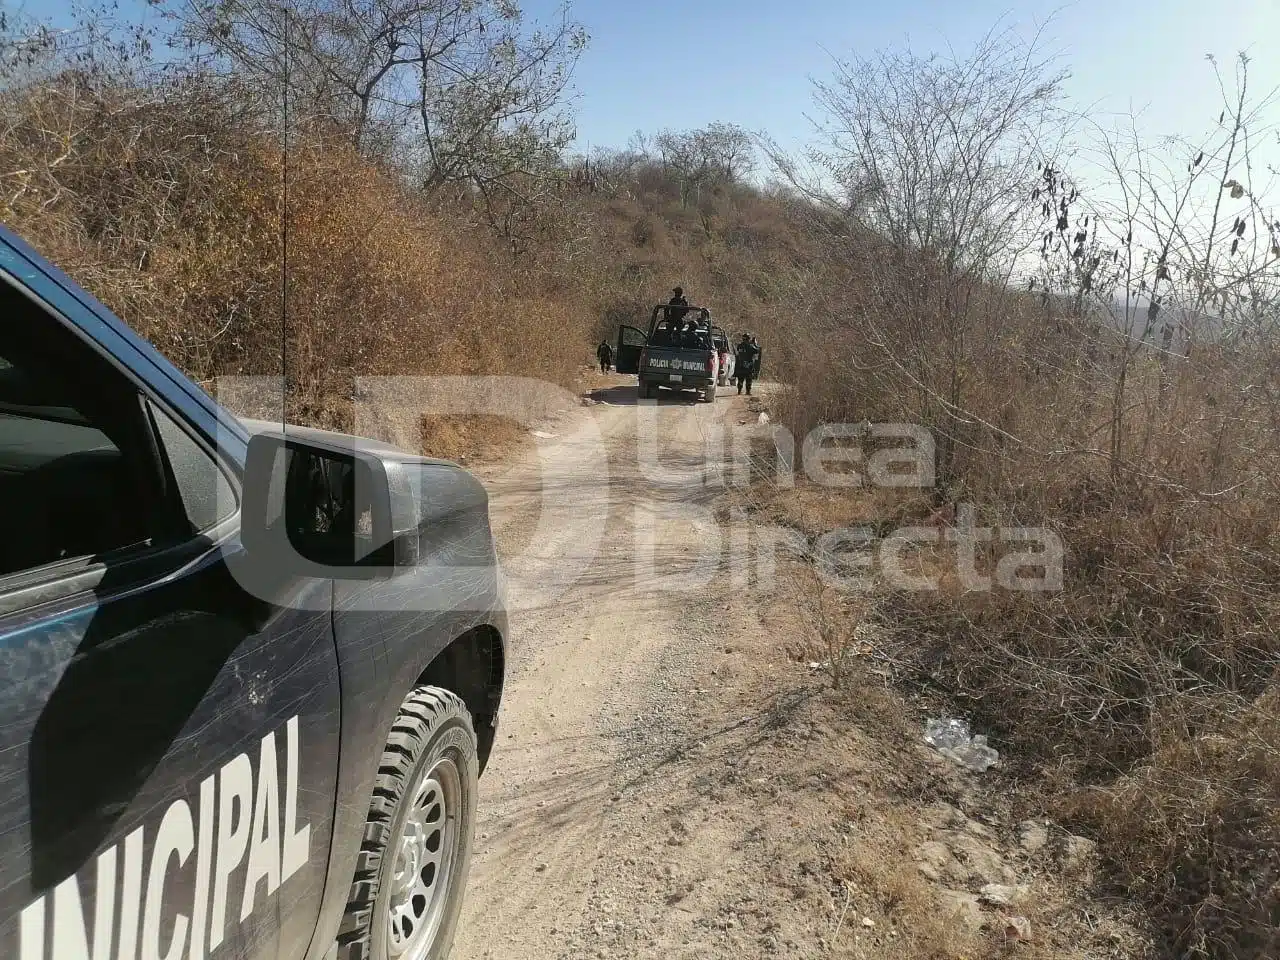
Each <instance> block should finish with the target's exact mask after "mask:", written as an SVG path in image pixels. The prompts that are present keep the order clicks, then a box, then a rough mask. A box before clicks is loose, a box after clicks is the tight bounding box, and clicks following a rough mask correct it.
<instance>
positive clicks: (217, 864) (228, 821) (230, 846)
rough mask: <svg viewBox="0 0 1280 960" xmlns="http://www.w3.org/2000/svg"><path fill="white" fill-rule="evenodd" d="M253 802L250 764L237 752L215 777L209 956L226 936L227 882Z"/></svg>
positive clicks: (241, 855)
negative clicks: (215, 844) (215, 841)
mask: <svg viewBox="0 0 1280 960" xmlns="http://www.w3.org/2000/svg"><path fill="white" fill-rule="evenodd" d="M252 803H253V764H251V763H250V762H249V758H248V757H246V756H245V755H244V754H243V753H238V754H236V755H235V756H234V757H232V758H231V759H230V760H229V761H228V762H227V764H226V765H225V766H224V767H223V768H222V770H221V772H220V773H219V774H218V847H217V854H216V857H215V859H214V863H213V905H212V907H211V908H210V910H209V952H210V953H212V952H213V951H214V950H216V949H218V947H219V946H220V945H221V943H222V940H223V937H225V936H226V925H227V881H228V880H229V879H230V877H231V871H232V870H234V869H235V868H236V867H238V866H240V861H241V860H243V859H244V851H245V847H246V846H248V843H249V818H250V812H251V811H250V805H251V804H252Z"/></svg>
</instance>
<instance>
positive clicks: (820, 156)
mask: <svg viewBox="0 0 1280 960" xmlns="http://www.w3.org/2000/svg"><path fill="white" fill-rule="evenodd" d="M1064 77H1065V73H1064V71H1062V70H1061V69H1059V68H1058V67H1057V66H1056V65H1055V63H1054V61H1053V58H1052V57H1050V56H1048V55H1046V54H1045V53H1044V52H1043V51H1042V48H1041V43H1040V37H1039V35H1038V34H1037V35H1036V36H1035V37H1034V38H1033V39H1032V40H1031V41H1030V42H1025V41H1023V40H1022V39H1021V38H1020V37H1019V35H1018V34H1016V33H1015V32H1014V31H1012V30H996V31H993V32H992V33H990V34H988V35H987V36H986V37H985V38H984V39H983V40H982V41H980V42H979V43H978V44H977V45H976V46H975V47H974V48H973V50H972V51H970V52H968V53H967V54H964V55H958V54H954V53H953V54H950V55H948V56H930V57H922V56H919V55H917V54H914V53H912V52H910V51H909V50H907V51H898V50H891V51H887V52H884V53H880V54H877V55H874V56H871V57H860V56H854V57H852V58H849V59H839V60H837V61H836V62H835V66H834V75H833V77H832V78H831V79H830V80H826V81H820V82H817V83H816V84H815V92H814V99H815V103H816V106H817V108H818V116H817V119H816V127H817V132H818V134H819V141H820V142H819V145H818V146H817V147H816V148H814V149H813V150H811V151H810V152H809V153H808V154H807V155H805V156H802V157H800V158H796V157H792V156H788V155H787V154H786V153H785V152H784V151H782V150H780V149H778V148H777V146H776V145H772V144H767V146H766V149H767V152H768V153H769V155H770V157H771V159H772V160H773V161H774V162H775V165H776V166H777V167H778V169H779V171H780V172H781V173H782V175H783V176H784V177H785V178H786V179H787V180H788V181H789V182H790V183H791V184H792V185H793V186H794V187H795V188H796V189H798V190H799V191H801V192H802V193H803V195H805V196H807V197H808V198H809V199H810V200H811V201H813V202H815V203H816V204H817V205H818V207H819V208H820V209H821V210H823V211H824V218H823V222H822V226H823V229H825V230H827V231H828V232H829V233H830V235H831V239H832V242H833V244H834V245H835V246H836V249H837V253H838V252H839V251H840V250H841V249H843V248H844V247H845V246H846V245H847V244H848V243H849V242H850V241H855V242H856V244H857V245H858V247H859V248H860V249H865V248H866V244H865V243H863V241H862V239H860V238H865V237H868V236H870V237H875V238H878V240H879V241H881V244H880V248H881V249H883V250H885V251H889V253H888V256H889V258H890V261H891V262H886V263H885V264H884V269H882V270H880V271H879V272H878V274H877V282H878V286H877V288H876V289H875V290H874V291H873V297H872V300H873V302H874V303H875V304H876V306H875V308H874V309H872V310H870V311H864V312H863V313H862V314H861V315H859V316H857V317H849V318H848V322H849V323H850V324H851V325H855V326H857V327H860V328H863V329H865V330H866V331H867V337H868V340H869V341H870V342H871V343H872V344H873V345H874V346H875V347H876V348H878V349H879V350H880V351H881V353H882V355H883V357H884V359H885V360H886V362H887V363H888V364H889V365H890V366H891V367H892V369H893V371H894V373H893V376H894V378H895V379H894V382H893V383H892V384H887V385H886V386H887V387H888V388H889V389H891V390H894V391H895V392H900V393H904V394H911V395H916V396H918V397H919V410H918V411H917V413H918V415H919V416H920V417H921V418H922V419H923V420H924V422H926V423H928V424H930V425H931V426H932V427H933V428H934V429H935V431H937V433H938V434H939V442H938V458H939V464H938V467H939V470H938V475H939V479H940V481H941V484H940V486H941V487H942V488H945V486H946V483H947V481H948V480H949V478H950V476H951V466H952V460H953V456H954V450H955V446H956V444H957V443H960V442H963V436H962V434H963V433H964V432H965V430H966V429H968V428H970V427H972V426H973V425H974V423H975V421H974V420H973V418H972V417H971V416H970V414H969V413H968V412H967V411H966V409H965V395H964V391H965V370H966V367H967V366H969V365H970V364H971V363H972V362H974V361H975V359H976V358H978V357H979V356H982V355H983V352H984V351H990V350H991V349H993V345H994V342H995V338H996V337H997V336H998V334H999V329H998V324H997V323H995V317H994V312H993V311H992V310H991V309H990V299H991V296H992V295H993V292H994V293H998V292H1000V291H1004V290H1006V288H1007V287H1008V286H1009V284H1010V282H1011V279H1012V277H1013V276H1014V275H1015V273H1016V272H1017V271H1018V270H1019V269H1020V264H1022V263H1023V262H1024V261H1025V260H1026V258H1027V257H1028V255H1029V251H1032V250H1033V247H1034V243H1035V239H1036V237H1037V236H1038V230H1039V223H1038V220H1037V218H1036V217H1035V216H1034V215H1033V214H1032V212H1030V211H1029V210H1028V205H1027V203H1026V197H1027V196H1028V194H1029V193H1030V191H1031V189H1032V188H1033V187H1034V185H1035V183H1036V181H1037V179H1038V177H1039V175H1040V171H1041V169H1042V167H1043V164H1044V158H1045V157H1046V155H1048V156H1053V155H1054V154H1055V153H1056V151H1057V149H1058V147H1059V145H1060V143H1061V141H1062V138H1063V130H1064V125H1063V116H1062V113H1061V111H1060V110H1059V105H1058V101H1059V93H1060V85H1061V82H1062V80H1063V79H1064ZM833 222H834V224H835V225H836V226H835V229H834V230H833V229H832V224H833ZM980 303H985V304H986V306H982V307H980V306H979V304H980ZM986 426H990V425H986Z"/></svg>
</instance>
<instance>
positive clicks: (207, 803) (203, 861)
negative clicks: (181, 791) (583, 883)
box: [188, 774, 218, 960]
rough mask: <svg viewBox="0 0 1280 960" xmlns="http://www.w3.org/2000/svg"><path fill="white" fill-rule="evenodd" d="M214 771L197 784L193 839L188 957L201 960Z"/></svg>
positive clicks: (210, 851) (211, 856) (207, 911)
mask: <svg viewBox="0 0 1280 960" xmlns="http://www.w3.org/2000/svg"><path fill="white" fill-rule="evenodd" d="M217 779H218V778H217V774H213V775H211V776H208V777H205V778H204V780H203V781H201V783H200V827H199V833H198V834H197V836H198V839H197V841H196V896H195V903H193V904H192V906H191V952H190V954H189V955H188V957H189V960H204V928H205V922H206V920H207V919H208V916H209V869H210V867H212V865H213V804H214V787H215V785H216V783H217Z"/></svg>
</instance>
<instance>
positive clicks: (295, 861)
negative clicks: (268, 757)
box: [280, 716, 311, 883]
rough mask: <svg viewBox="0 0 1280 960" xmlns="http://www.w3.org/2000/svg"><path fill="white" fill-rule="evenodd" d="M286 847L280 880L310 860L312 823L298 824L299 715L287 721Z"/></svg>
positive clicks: (285, 758)
mask: <svg viewBox="0 0 1280 960" xmlns="http://www.w3.org/2000/svg"><path fill="white" fill-rule="evenodd" d="M284 797H285V799H284V849H283V851H282V853H281V856H280V882H281V883H284V881H286V880H288V879H289V878H290V877H292V876H293V875H294V874H295V873H297V872H298V871H299V870H301V869H302V865H303V864H304V863H306V862H307V850H308V847H309V846H310V844H311V826H310V825H309V824H305V823H304V824H303V825H302V826H301V827H298V825H297V824H298V718H297V717H296V716H294V717H290V718H289V721H288V723H286V724H285V750H284Z"/></svg>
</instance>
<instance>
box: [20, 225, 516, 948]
mask: <svg viewBox="0 0 1280 960" xmlns="http://www.w3.org/2000/svg"><path fill="white" fill-rule="evenodd" d="M0 298H2V299H3V304H2V305H0V317H3V319H2V320H0V663H2V669H0V716H2V717H3V720H4V722H3V724H2V725H0V957H3V958H5V960H179V958H181V960H206V958H208V960H222V958H226V960H232V958H235V960H321V958H341V960H364V958H371V960H391V958H397V960H439V958H443V957H445V956H446V955H447V954H448V952H449V948H450V945H451V943H452V941H453V937H454V932H455V929H456V926H457V922H458V915H459V910H460V907H461V902H462V894H463V889H464V886H465V882H466V877H467V871H468V865H469V861H470V855H471V838H472V832H473V824H474V817H475V808H476V790H477V778H478V777H479V775H480V771H481V770H482V769H483V768H484V765H485V761H486V759H487V757H488V754H489V751H490V748H491V747H492V745H493V740H494V730H495V723H496V718H497V714H498V704H499V698H500V696H501V691H502V681H503V656H504V642H505V641H504V638H505V636H506V633H507V623H506V616H505V613H504V608H503V602H502V591H501V577H500V572H499V567H498V564H497V560H496V557H495V553H494V544H493V538H492V536H491V533H490V527H489V517H488V502H487V498H486V495H485V492H484V490H483V488H482V487H481V486H480V484H479V483H477V481H476V480H475V479H474V478H473V477H472V476H471V475H469V474H468V473H466V472H465V471H463V470H462V469H460V468H459V467H457V466H454V465H453V464H450V463H446V462H442V461H438V460H430V459H426V458H423V457H417V456H411V455H409V454H406V453H403V452H401V451H399V450H396V449H393V448H391V447H386V446H381V445H378V444H375V443H372V442H365V441H356V440H355V438H352V437H348V436H344V435H340V434H333V433H326V432H322V431H318V430H306V429H301V428H298V429H295V428H293V427H289V428H287V429H285V430H282V429H281V428H280V426H279V425H278V424H276V425H273V424H269V423H261V422H249V423H246V422H242V421H239V420H237V419H236V418H235V417H233V416H232V415H231V414H230V413H228V412H227V411H226V410H224V409H223V408H221V407H220V406H218V405H217V404H216V403H215V402H214V401H213V400H212V399H211V398H210V397H209V396H208V395H207V394H205V393H204V392H202V391H201V390H200V389H199V388H198V387H197V386H196V385H194V384H193V383H191V382H190V381H189V380H187V379H186V378H185V377H184V376H183V375H182V374H181V373H180V372H179V371H178V370H177V369H176V368H175V367H173V366H172V365H171V364H170V363H169V362H167V361H166V360H165V359H164V358H163V357H161V355H160V354H159V353H158V352H157V351H156V350H154V349H153V348H152V347H151V346H150V345H149V344H147V343H146V342H145V341H143V340H142V339H141V338H139V337H138V336H137V335H136V334H134V333H133V332H132V331H131V330H130V329H129V328H128V327H127V326H126V325H125V324H123V323H122V322H121V321H119V320H118V319H117V318H115V317H114V316H112V315H111V313H110V312H109V311H108V310H107V309H106V308H105V307H103V306H102V304H100V303H98V302H97V301H96V300H95V299H93V297H91V296H89V295H88V294H87V293H85V291H83V290H82V289H80V288H79V287H78V286H76V285H75V284H74V283H73V282H72V281H71V280H70V279H68V278H67V277H66V276H65V275H64V274H62V273H61V272H60V271H58V270H57V269H56V268H54V267H52V266H51V265H50V264H48V263H47V262H45V261H44V260H42V259H41V258H40V257H39V256H38V255H37V254H36V253H35V252H34V251H33V250H31V249H30V248H29V247H28V246H27V245H26V244H25V243H23V242H22V241H21V240H20V239H18V238H17V237H15V236H14V235H13V234H12V233H10V232H8V231H6V230H4V229H3V228H0Z"/></svg>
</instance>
